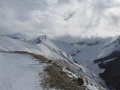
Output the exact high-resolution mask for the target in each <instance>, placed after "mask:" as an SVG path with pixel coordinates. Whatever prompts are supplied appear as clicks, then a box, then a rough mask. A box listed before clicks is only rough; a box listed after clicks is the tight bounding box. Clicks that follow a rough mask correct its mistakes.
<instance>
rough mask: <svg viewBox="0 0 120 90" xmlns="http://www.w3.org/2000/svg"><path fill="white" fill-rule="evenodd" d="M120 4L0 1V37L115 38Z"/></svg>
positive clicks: (102, 1) (74, 0)
mask: <svg viewBox="0 0 120 90" xmlns="http://www.w3.org/2000/svg"><path fill="white" fill-rule="evenodd" d="M119 26H120V2H119V0H24V1H23V0H0V34H1V35H2V34H14V33H26V32H29V33H34V34H35V33H36V34H38V33H40V34H48V35H50V36H54V37H59V36H64V35H67V36H69V35H70V36H81V37H91V36H101V37H106V36H115V35H118V34H120V29H119Z"/></svg>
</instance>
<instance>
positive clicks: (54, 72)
mask: <svg viewBox="0 0 120 90" xmlns="http://www.w3.org/2000/svg"><path fill="white" fill-rule="evenodd" d="M44 72H45V73H44V74H43V73H42V74H41V73H40V74H39V75H40V76H41V75H44V76H43V79H42V82H41V84H40V85H41V86H42V87H43V88H46V89H50V88H54V89H61V90H85V89H84V87H82V86H81V85H83V83H84V82H83V80H82V79H81V78H79V79H77V78H72V77H69V76H68V75H67V74H66V73H65V72H64V71H62V67H60V66H59V65H57V64H54V63H53V64H50V65H48V66H47V67H45V68H44Z"/></svg>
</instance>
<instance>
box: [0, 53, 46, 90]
mask: <svg viewBox="0 0 120 90" xmlns="http://www.w3.org/2000/svg"><path fill="white" fill-rule="evenodd" d="M38 64H39V62H37V61H35V59H33V58H32V57H31V56H30V55H23V54H10V53H1V52H0V72H1V73H0V90H43V89H42V88H41V87H40V80H41V79H40V77H39V72H42V70H43V66H45V64H39V65H38Z"/></svg>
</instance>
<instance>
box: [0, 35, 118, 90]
mask: <svg viewBox="0 0 120 90" xmlns="http://www.w3.org/2000/svg"><path fill="white" fill-rule="evenodd" d="M0 50H1V51H8V52H11V51H26V52H30V53H35V54H38V55H44V56H45V57H47V58H49V59H53V60H54V61H55V62H57V63H58V64H59V65H61V66H64V68H69V70H70V71H71V72H73V73H75V74H76V75H77V76H79V75H82V76H83V77H84V78H87V79H88V83H92V84H99V85H102V86H103V87H105V88H107V87H106V85H107V86H108V88H109V89H115V88H116V90H119V81H116V78H117V79H118V80H119V79H120V75H119V69H120V68H119V61H120V60H119V55H120V37H119V36H116V37H113V38H107V39H102V40H98V41H89V42H88V41H84V42H77V43H66V42H62V41H58V40H52V39H50V38H49V37H47V36H46V35H45V36H41V37H38V38H37V39H35V40H31V41H22V40H20V39H14V38H10V37H7V36H0ZM111 72H112V73H113V74H111ZM109 78H111V79H109ZM102 79H104V80H105V83H106V85H105V83H104V80H102ZM108 79H109V80H108ZM91 90H92V89H91Z"/></svg>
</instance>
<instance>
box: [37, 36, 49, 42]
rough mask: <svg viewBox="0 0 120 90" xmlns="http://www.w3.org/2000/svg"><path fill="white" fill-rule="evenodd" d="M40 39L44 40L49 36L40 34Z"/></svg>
mask: <svg viewBox="0 0 120 90" xmlns="http://www.w3.org/2000/svg"><path fill="white" fill-rule="evenodd" d="M38 38H39V39H40V40H44V41H46V40H47V39H49V37H48V36H47V35H44V36H40V37H38Z"/></svg>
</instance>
